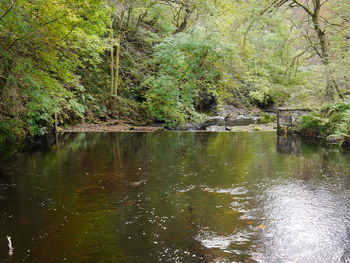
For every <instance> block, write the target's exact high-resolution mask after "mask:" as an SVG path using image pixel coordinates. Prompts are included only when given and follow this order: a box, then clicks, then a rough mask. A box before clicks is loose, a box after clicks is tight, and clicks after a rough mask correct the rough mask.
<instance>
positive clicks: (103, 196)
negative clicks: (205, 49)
mask: <svg viewBox="0 0 350 263" xmlns="http://www.w3.org/2000/svg"><path fill="white" fill-rule="evenodd" d="M7 235H8V236H11V237H12V242H13V246H14V255H13V256H12V257H9V256H8V255H7V253H8V247H7V240H6V236H7ZM349 249H350V156H349V155H348V154H346V153H342V152H340V151H339V150H338V148H336V147H334V148H333V147H323V146H318V145H314V144H309V143H303V142H301V141H300V140H296V139H290V138H283V137H279V138H276V136H275V134H274V133H273V132H265V133H264V132H262V133H170V132H169V133H119V134H67V135H65V136H61V137H59V138H58V140H57V141H56V142H55V143H53V144H49V145H46V147H44V148H37V149H36V150H35V151H31V152H27V153H21V154H18V155H16V156H12V157H11V158H5V157H4V156H3V157H2V158H1V162H0V262H40V263H41V262H45V263H51V262H52V263H61V262H70V263H78V262H86V263H95V262H96V263H97V262H98V263H103V262H107V263H109V262H111V263H113V262H147V263H148V262H149V263H153V262H185V263H186V262H321V263H322V262H327V263H328V262H349V261H350V250H349Z"/></svg>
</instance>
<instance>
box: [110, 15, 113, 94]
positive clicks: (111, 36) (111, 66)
mask: <svg viewBox="0 0 350 263" xmlns="http://www.w3.org/2000/svg"><path fill="white" fill-rule="evenodd" d="M110 39H111V65H110V68H111V95H113V92H114V32H113V20H112V22H111V33H110Z"/></svg>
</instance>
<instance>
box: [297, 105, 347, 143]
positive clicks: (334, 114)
mask: <svg viewBox="0 0 350 263" xmlns="http://www.w3.org/2000/svg"><path fill="white" fill-rule="evenodd" d="M297 130H298V131H299V132H300V133H301V134H302V135H305V136H321V137H329V138H335V139H337V140H340V141H341V142H344V141H345V140H349V138H350V136H349V135H350V104H345V103H336V104H328V105H326V106H324V107H323V108H322V109H321V110H320V112H318V113H317V112H314V113H311V114H309V115H305V116H303V117H302V118H301V120H300V123H299V126H298V128H297Z"/></svg>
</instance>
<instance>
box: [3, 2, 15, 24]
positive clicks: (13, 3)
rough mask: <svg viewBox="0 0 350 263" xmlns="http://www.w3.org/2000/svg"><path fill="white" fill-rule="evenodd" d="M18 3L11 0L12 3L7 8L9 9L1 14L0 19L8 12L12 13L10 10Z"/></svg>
mask: <svg viewBox="0 0 350 263" xmlns="http://www.w3.org/2000/svg"><path fill="white" fill-rule="evenodd" d="M15 4H16V0H11V1H10V5H9V7H8V8H7V10H6V11H5V12H4V13H3V14H2V15H1V16H0V21H1V19H3V18H4V17H5V16H6V15H7V14H8V13H10V11H11V10H12V8H13V7H14V6H15Z"/></svg>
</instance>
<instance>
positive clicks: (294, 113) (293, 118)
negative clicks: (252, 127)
mask: <svg viewBox="0 0 350 263" xmlns="http://www.w3.org/2000/svg"><path fill="white" fill-rule="evenodd" d="M310 112H311V110H309V109H290V108H289V109H287V108H279V109H278V110H277V119H276V121H277V128H278V131H286V132H288V131H291V130H293V129H295V128H296V127H297V125H298V123H299V120H300V118H301V117H302V116H303V115H306V114H309V113H310Z"/></svg>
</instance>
